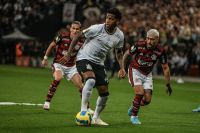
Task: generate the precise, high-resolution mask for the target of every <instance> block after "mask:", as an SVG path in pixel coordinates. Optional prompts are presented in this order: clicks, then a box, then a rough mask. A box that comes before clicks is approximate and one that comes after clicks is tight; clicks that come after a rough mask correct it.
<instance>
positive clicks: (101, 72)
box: [76, 59, 109, 86]
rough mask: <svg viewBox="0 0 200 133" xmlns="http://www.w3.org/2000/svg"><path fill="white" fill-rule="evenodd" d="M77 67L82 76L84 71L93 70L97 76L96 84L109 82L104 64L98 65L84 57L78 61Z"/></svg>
mask: <svg viewBox="0 0 200 133" xmlns="http://www.w3.org/2000/svg"><path fill="white" fill-rule="evenodd" d="M76 67H77V70H78V72H79V74H80V75H81V76H82V73H85V72H87V71H93V72H94V74H95V78H96V84H95V86H101V85H108V84H109V82H108V78H107V74H106V70H105V68H104V66H101V65H97V64H95V63H92V62H91V61H89V60H86V59H83V60H79V61H77V62H76Z"/></svg>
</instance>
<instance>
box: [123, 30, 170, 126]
mask: <svg viewBox="0 0 200 133" xmlns="http://www.w3.org/2000/svg"><path fill="white" fill-rule="evenodd" d="M158 42H159V32H158V30H156V29H150V30H149V31H148V32H147V36H146V40H144V41H138V42H137V43H136V44H135V45H133V46H132V47H130V49H128V50H127V51H126V52H125V54H124V56H123V64H122V68H123V71H125V70H124V67H125V64H126V59H127V57H128V56H134V58H133V60H132V61H131V63H130V66H129V70H128V77H129V82H130V84H131V85H132V87H133V90H134V92H135V96H134V98H133V103H132V107H131V108H130V109H129V110H128V115H129V116H131V118H130V120H131V122H132V124H141V122H140V121H139V119H138V112H139V109H140V106H144V105H148V104H149V103H150V102H151V97H152V92H153V80H152V69H153V66H154V64H155V63H156V62H157V60H159V61H160V63H161V64H162V69H163V72H164V77H165V80H166V87H167V90H166V92H167V93H168V94H169V95H171V93H172V89H171V86H170V70H169V66H168V63H167V55H166V52H165V51H164V49H163V48H162V47H161V46H160V45H159V44H158Z"/></svg>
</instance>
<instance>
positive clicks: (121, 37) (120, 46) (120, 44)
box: [115, 33, 124, 49]
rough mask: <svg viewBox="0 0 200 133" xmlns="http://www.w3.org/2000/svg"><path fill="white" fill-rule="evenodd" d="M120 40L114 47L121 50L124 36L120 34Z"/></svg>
mask: <svg viewBox="0 0 200 133" xmlns="http://www.w3.org/2000/svg"><path fill="white" fill-rule="evenodd" d="M119 38H120V40H119V42H118V45H117V46H116V47H115V48H117V49H118V48H123V46H124V34H123V33H122V34H121V36H120V37H119Z"/></svg>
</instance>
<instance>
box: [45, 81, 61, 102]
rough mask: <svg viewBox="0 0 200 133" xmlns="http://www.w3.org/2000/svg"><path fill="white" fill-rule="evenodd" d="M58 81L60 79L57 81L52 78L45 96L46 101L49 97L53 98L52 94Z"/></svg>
mask: <svg viewBox="0 0 200 133" xmlns="http://www.w3.org/2000/svg"><path fill="white" fill-rule="evenodd" d="M59 83H60V81H57V80H53V82H52V83H51V85H50V88H49V91H48V94H47V97H46V101H47V102H51V99H52V98H53V95H54V93H55V91H56V88H57V87H58V85H59Z"/></svg>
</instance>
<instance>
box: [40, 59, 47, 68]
mask: <svg viewBox="0 0 200 133" xmlns="http://www.w3.org/2000/svg"><path fill="white" fill-rule="evenodd" d="M41 64H42V66H43V67H46V66H47V65H48V61H47V60H46V59H43V60H42V62H41Z"/></svg>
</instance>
